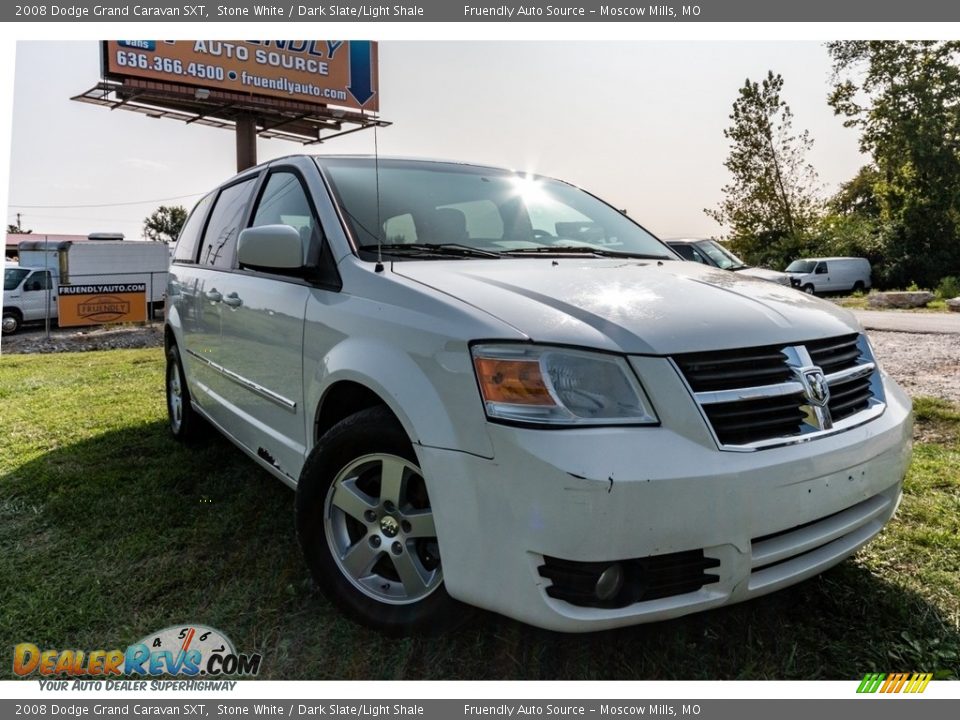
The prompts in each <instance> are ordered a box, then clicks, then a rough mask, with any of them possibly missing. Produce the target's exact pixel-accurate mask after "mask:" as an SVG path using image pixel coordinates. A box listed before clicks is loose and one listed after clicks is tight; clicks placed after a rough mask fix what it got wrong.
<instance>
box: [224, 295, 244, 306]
mask: <svg viewBox="0 0 960 720" xmlns="http://www.w3.org/2000/svg"><path fill="white" fill-rule="evenodd" d="M223 304H224V305H229V306H230V307H232V308H237V307H240V306H241V305H243V300H241V299H240V298H239V297H238V296H237V294H236V293H235V292H232V293H230V294H229V295H227V296H226V297H225V298H224V299H223Z"/></svg>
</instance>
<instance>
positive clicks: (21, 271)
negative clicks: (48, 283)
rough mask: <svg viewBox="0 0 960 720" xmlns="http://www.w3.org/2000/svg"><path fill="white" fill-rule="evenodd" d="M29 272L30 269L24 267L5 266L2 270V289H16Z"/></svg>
mask: <svg viewBox="0 0 960 720" xmlns="http://www.w3.org/2000/svg"><path fill="white" fill-rule="evenodd" d="M29 274H30V271H29V270H27V269H26V268H7V269H6V270H4V271H3V289H4V290H16V289H17V288H18V287H19V286H20V283H21V282H23V279H24V278H25V277H26V276H27V275H29Z"/></svg>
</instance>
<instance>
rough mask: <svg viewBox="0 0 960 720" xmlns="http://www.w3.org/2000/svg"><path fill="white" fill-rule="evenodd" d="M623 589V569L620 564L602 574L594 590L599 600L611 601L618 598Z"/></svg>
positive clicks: (615, 564) (612, 566)
mask: <svg viewBox="0 0 960 720" xmlns="http://www.w3.org/2000/svg"><path fill="white" fill-rule="evenodd" d="M622 587H623V568H622V567H620V563H614V564H613V565H611V566H610V567H608V568H607V569H606V570H604V571H603V572H602V573H600V577H599V579H598V580H597V585H596V587H595V588H594V589H593V592H594V594H595V595H596V596H597V599H598V600H610V599H612V598H615V597H616V596H617V593H619V592H620V589H621V588H622Z"/></svg>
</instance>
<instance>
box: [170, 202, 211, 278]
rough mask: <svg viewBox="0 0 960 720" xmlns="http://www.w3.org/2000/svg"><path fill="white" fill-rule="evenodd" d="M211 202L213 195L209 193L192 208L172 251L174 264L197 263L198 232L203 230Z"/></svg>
mask: <svg viewBox="0 0 960 720" xmlns="http://www.w3.org/2000/svg"><path fill="white" fill-rule="evenodd" d="M212 201H213V193H210V194H209V195H207V196H206V197H205V198H203V199H202V200H200V202H198V203H197V204H196V206H195V207H194V208H193V212H191V213H190V217H189V218H187V222H186V223H184V225H183V228H182V229H181V230H180V237H178V238H177V246H176V248H175V249H174V251H173V261H174V262H186V263H195V262H196V261H197V246H198V245H199V244H200V231H201V230H203V221H204V220H205V219H206V217H207V210H208V209H209V208H210V203H211V202H212Z"/></svg>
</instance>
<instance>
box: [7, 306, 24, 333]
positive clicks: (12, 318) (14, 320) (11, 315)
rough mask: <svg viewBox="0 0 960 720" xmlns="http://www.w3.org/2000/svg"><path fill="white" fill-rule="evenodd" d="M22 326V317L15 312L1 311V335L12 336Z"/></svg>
mask: <svg viewBox="0 0 960 720" xmlns="http://www.w3.org/2000/svg"><path fill="white" fill-rule="evenodd" d="M21 325H23V317H21V315H20V313H19V312H18V311H17V310H4V311H3V334H4V335H13V334H14V333H15V332H16V331H17V330H19V329H20V326H21Z"/></svg>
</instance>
